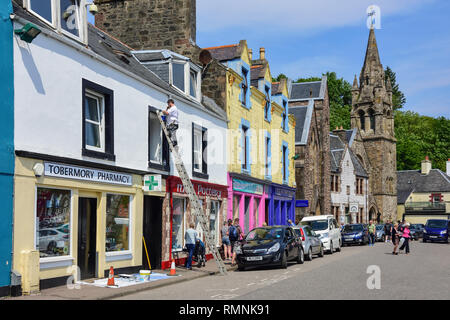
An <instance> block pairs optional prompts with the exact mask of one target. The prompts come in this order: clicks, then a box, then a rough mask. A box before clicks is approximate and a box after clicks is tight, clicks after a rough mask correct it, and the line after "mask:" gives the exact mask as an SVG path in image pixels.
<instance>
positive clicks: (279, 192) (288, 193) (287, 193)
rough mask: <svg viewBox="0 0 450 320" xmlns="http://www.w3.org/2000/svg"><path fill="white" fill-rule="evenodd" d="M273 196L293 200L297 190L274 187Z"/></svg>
mask: <svg viewBox="0 0 450 320" xmlns="http://www.w3.org/2000/svg"><path fill="white" fill-rule="evenodd" d="M273 194H274V195H275V196H279V197H284V198H289V199H292V198H294V196H295V190H289V189H286V188H280V187H273Z"/></svg>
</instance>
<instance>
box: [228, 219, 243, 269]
mask: <svg viewBox="0 0 450 320" xmlns="http://www.w3.org/2000/svg"><path fill="white" fill-rule="evenodd" d="M228 232H229V237H230V242H231V249H232V250H233V256H232V258H231V265H232V266H234V265H236V248H237V246H239V245H240V241H241V237H242V229H241V226H240V225H239V218H236V219H234V224H233V225H232V226H230V228H229V229H228Z"/></svg>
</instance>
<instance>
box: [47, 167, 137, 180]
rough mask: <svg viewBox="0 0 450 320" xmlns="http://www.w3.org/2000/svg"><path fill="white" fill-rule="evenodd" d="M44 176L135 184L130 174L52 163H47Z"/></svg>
mask: <svg viewBox="0 0 450 320" xmlns="http://www.w3.org/2000/svg"><path fill="white" fill-rule="evenodd" d="M44 175H45V176H48V177H56V178H64V179H76V180H84V181H91V182H100V183H109V184H119V185H124V186H131V185H132V184H133V178H132V176H131V175H129V174H122V173H117V172H112V171H105V170H97V169H91V168H83V167H77V166H69V165H65V164H59V163H51V162H45V164H44Z"/></svg>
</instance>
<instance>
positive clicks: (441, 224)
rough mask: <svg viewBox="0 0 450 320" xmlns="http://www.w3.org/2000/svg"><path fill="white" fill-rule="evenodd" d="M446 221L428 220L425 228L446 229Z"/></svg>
mask: <svg viewBox="0 0 450 320" xmlns="http://www.w3.org/2000/svg"><path fill="white" fill-rule="evenodd" d="M447 223H448V222H447V221H446V220H428V221H427V224H426V227H427V228H447Z"/></svg>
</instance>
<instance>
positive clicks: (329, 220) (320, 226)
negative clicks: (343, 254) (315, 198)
mask: <svg viewBox="0 0 450 320" xmlns="http://www.w3.org/2000/svg"><path fill="white" fill-rule="evenodd" d="M300 224H301V225H308V226H310V227H311V228H312V229H313V230H314V232H315V233H317V234H319V235H320V240H322V243H323V247H324V249H325V250H326V251H328V252H329V253H330V254H332V253H333V252H334V251H336V252H339V251H341V245H342V243H341V242H342V239H341V229H340V228H339V225H338V223H337V221H336V219H335V218H334V217H333V216H332V215H323V216H310V217H304V218H303V219H302V221H301V222H300Z"/></svg>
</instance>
